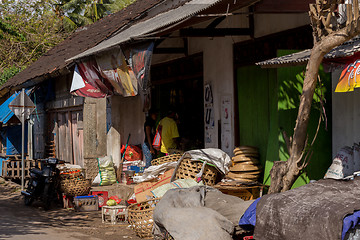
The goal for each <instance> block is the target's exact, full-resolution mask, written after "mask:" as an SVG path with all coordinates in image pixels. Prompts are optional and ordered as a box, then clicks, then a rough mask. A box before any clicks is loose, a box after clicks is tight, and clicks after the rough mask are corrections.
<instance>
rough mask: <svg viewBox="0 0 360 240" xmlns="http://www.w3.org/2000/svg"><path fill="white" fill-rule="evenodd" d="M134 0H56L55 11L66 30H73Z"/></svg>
mask: <svg viewBox="0 0 360 240" xmlns="http://www.w3.org/2000/svg"><path fill="white" fill-rule="evenodd" d="M134 1H135V0H58V2H57V3H56V4H55V6H56V7H55V12H56V13H57V14H58V15H59V16H60V17H61V18H62V19H63V21H64V26H65V27H66V29H68V30H74V29H76V28H77V27H81V26H84V25H87V24H91V23H94V22H96V21H97V20H99V19H101V18H103V17H105V16H106V15H109V14H111V13H114V12H117V11H119V10H121V9H123V8H124V7H126V6H127V5H129V4H131V3H133V2H134Z"/></svg>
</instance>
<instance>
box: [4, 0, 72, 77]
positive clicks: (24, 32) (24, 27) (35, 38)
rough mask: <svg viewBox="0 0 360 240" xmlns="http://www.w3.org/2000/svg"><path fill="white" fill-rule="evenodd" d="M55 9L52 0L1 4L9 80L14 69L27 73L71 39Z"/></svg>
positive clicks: (5, 59) (17, 1)
mask: <svg viewBox="0 0 360 240" xmlns="http://www.w3.org/2000/svg"><path fill="white" fill-rule="evenodd" d="M52 7H53V4H52V2H51V0H41V1H28V0H2V1H0V9H1V12H0V74H2V76H9V74H10V73H13V72H14V69H23V68H24V67H26V66H27V65H29V64H30V63H32V62H34V61H36V60H37V59H38V58H39V57H40V56H41V55H43V54H44V53H45V52H47V51H48V50H50V49H51V48H52V47H54V46H55V45H56V44H58V43H59V42H60V41H62V40H63V39H64V38H65V37H66V36H67V34H68V33H66V32H65V31H64V29H63V25H62V21H61V19H59V18H58V17H56V15H55V13H54V12H53V9H52ZM4 79H5V77H4V78H2V79H1V80H2V81H4Z"/></svg>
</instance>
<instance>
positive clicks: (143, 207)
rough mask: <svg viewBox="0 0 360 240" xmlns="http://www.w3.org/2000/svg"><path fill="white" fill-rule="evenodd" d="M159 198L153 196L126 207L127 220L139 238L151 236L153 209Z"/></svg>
mask: <svg viewBox="0 0 360 240" xmlns="http://www.w3.org/2000/svg"><path fill="white" fill-rule="evenodd" d="M159 201H160V198H153V199H150V200H147V201H143V202H140V203H135V204H132V205H130V206H129V207H128V221H129V223H130V225H131V227H132V229H133V230H134V231H135V232H136V234H137V235H138V236H139V237H141V238H150V237H152V229H153V225H154V224H153V211H154V209H155V206H156V204H157V203H158V202H159Z"/></svg>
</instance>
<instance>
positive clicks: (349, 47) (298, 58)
mask: <svg viewBox="0 0 360 240" xmlns="http://www.w3.org/2000/svg"><path fill="white" fill-rule="evenodd" d="M357 52H360V38H354V39H352V40H350V41H347V42H345V43H344V44H342V45H340V46H338V47H336V48H334V49H333V50H331V51H330V52H329V53H328V54H326V55H325V56H324V59H334V58H343V57H350V56H353V55H354V54H355V53H357ZM310 53H311V49H307V50H304V51H301V52H297V53H292V54H289V55H285V56H281V57H277V58H272V59H269V60H266V61H262V62H258V63H256V65H259V66H262V67H264V68H276V67H286V66H296V65H304V64H306V63H307V62H308V61H309V58H310Z"/></svg>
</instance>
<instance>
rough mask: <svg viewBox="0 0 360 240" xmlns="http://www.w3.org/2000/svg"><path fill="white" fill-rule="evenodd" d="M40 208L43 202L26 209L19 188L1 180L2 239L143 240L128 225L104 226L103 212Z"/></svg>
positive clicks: (0, 212)
mask: <svg viewBox="0 0 360 240" xmlns="http://www.w3.org/2000/svg"><path fill="white" fill-rule="evenodd" d="M41 206H42V205H41V203H40V202H34V203H33V205H32V206H31V207H26V206H24V203H23V199H22V197H21V195H20V191H19V186H18V185H16V184H13V183H11V182H8V181H4V180H3V179H2V178H0V239H9V240H10V239H11V240H13V239H14V240H15V239H26V240H33V239H34V240H35V239H36V240H43V239H44V240H45V239H46V240H49V239H68V240H73V239H84V240H85V239H88V240H95V239H107V240H113V239H135V240H139V239H140V238H138V237H137V236H136V235H135V233H134V232H133V231H132V230H131V229H130V228H129V227H128V226H129V224H127V223H126V224H122V225H108V224H103V223H102V222H101V211H96V212H74V211H72V210H66V209H62V208H56V209H53V210H50V211H44V210H43V209H42V207H41Z"/></svg>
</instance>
